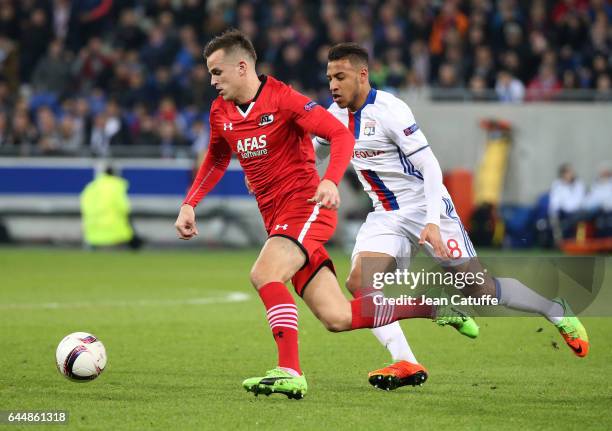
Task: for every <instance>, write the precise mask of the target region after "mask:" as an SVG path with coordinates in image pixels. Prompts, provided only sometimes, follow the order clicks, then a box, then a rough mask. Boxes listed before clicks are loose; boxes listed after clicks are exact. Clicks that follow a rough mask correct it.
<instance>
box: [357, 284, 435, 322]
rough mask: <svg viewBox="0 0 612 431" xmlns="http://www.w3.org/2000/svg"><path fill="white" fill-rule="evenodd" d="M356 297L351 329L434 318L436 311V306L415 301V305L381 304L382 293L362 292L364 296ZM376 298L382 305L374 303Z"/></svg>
mask: <svg viewBox="0 0 612 431" xmlns="http://www.w3.org/2000/svg"><path fill="white" fill-rule="evenodd" d="M355 296H356V297H355V299H353V300H352V301H351V311H352V313H353V320H352V322H351V329H359V328H378V327H380V326H385V325H388V324H389V323H393V322H395V321H396V320H402V319H412V318H415V317H425V318H432V317H433V316H434V313H435V309H436V307H435V306H433V305H425V304H421V303H420V301H415V304H413V305H410V304H405V305H389V304H388V303H381V299H382V298H383V295H382V293H381V292H380V291H378V292H376V291H374V292H372V291H371V292H369V293H366V292H362V295H359V294H356V295H355ZM374 297H378V299H377V301H376V302H378V303H379V304H380V305H377V304H375V303H374Z"/></svg>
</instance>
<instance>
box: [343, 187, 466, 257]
mask: <svg viewBox="0 0 612 431" xmlns="http://www.w3.org/2000/svg"><path fill="white" fill-rule="evenodd" d="M442 208H443V211H442V213H441V215H440V234H441V236H442V240H443V241H444V242H445V243H446V246H447V247H448V249H449V252H450V253H451V256H452V257H453V258H454V259H453V260H452V261H442V260H441V259H439V258H436V257H435V255H434V251H433V247H432V246H431V245H430V244H429V243H426V244H425V245H424V246H423V249H424V251H425V253H427V254H428V255H429V256H431V257H433V258H434V259H436V260H437V261H438V262H439V263H440V264H443V265H444V266H452V265H456V264H459V263H462V262H465V261H466V259H468V258H470V257H475V256H476V250H474V246H473V245H472V242H471V241H470V238H469V237H468V233H467V231H466V230H465V228H464V227H463V224H462V223H461V220H460V219H459V216H458V215H457V213H456V211H455V208H454V206H453V203H452V201H451V200H450V199H448V198H445V199H444V204H443V207H442ZM425 218H426V211H425V209H414V210H411V209H403V210H396V211H374V212H371V213H370V214H368V218H367V219H366V221H365V222H364V223H363V224H362V225H361V228H360V229H359V233H358V234H357V239H356V242H355V247H354V248H353V254H352V256H351V260H354V259H355V256H356V255H357V253H360V252H364V251H372V252H377V253H384V254H388V255H390V256H393V257H395V259H396V261H397V266H398V268H399V269H407V268H408V265H409V263H410V257H412V256H415V255H416V254H417V252H418V250H419V238H420V236H421V232H422V231H423V229H424V228H425Z"/></svg>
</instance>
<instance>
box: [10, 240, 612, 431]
mask: <svg viewBox="0 0 612 431" xmlns="http://www.w3.org/2000/svg"><path fill="white" fill-rule="evenodd" d="M255 256H256V252H255V251H240V252H232V251H228V252H225V251H223V252H212V251H207V252H193V251H190V252H176V251H168V252H152V251H147V252H144V253H142V254H132V253H128V252H126V253H118V252H117V253H107V252H100V253H87V252H81V251H76V250H72V251H70V250H55V249H42V250H41V249H0V277H1V278H0V410H66V411H68V412H69V414H70V419H69V425H68V427H63V426H60V425H54V426H46V427H45V426H38V427H36V429H39V428H49V427H51V428H53V429H80V430H82V429H98V430H123V429H133V430H144V429H162V430H174V429H176V430H188V429H194V430H201V429H234V430H237V429H249V430H253V429H261V430H269V429H278V430H290V429H308V430H310V429H351V430H361V429H380V430H391V429H400V428H401V429H415V430H426V429H436V430H439V429H444V428H442V427H447V429H452V430H455V429H470V430H472V429H485V430H488V429H511V430H516V429H552V430H556V431H558V430H562V429H583V430H584V429H609V428H611V427H612V409H611V408H610V407H611V406H612V331H611V329H612V319H609V318H585V319H584V323H585V325H586V327H587V330H588V331H589V336H590V339H591V344H592V347H591V352H590V355H589V357H587V358H585V359H579V358H576V357H574V355H573V354H572V353H571V351H570V350H569V349H568V348H567V347H566V346H565V344H564V343H563V341H562V340H561V338H560V336H559V335H558V333H557V332H556V331H555V329H554V328H553V327H552V326H551V325H549V324H548V323H547V322H546V321H545V320H544V319H542V318H535V317H534V318H486V319H485V318H482V319H480V320H479V323H480V325H481V336H480V337H479V339H477V340H469V339H467V338H464V337H461V336H459V335H458V334H457V333H456V332H455V331H453V330H452V329H450V328H440V327H437V326H436V325H434V324H433V323H431V322H429V321H426V320H418V321H417V320H412V321H409V322H403V323H402V327H403V328H404V329H405V331H406V333H407V336H408V339H409V341H410V342H411V345H412V347H413V349H414V351H415V353H416V354H417V357H418V358H419V359H420V361H421V362H422V363H423V364H424V365H425V366H426V367H427V368H428V370H429V372H430V377H429V380H428V381H427V383H426V384H425V385H424V386H423V387H418V388H411V387H410V388H401V389H399V390H397V391H394V392H382V391H377V390H375V389H373V388H372V387H370V385H369V384H368V383H367V379H366V376H367V372H368V371H369V370H371V369H374V368H378V367H380V366H381V365H383V364H385V363H387V362H389V357H388V355H387V352H386V350H385V349H383V348H382V347H381V346H380V345H379V344H378V342H377V341H376V339H375V338H374V337H373V336H372V334H371V333H370V331H368V330H361V331H356V332H352V333H342V334H331V333H328V332H326V331H325V329H324V328H323V326H322V325H321V324H320V323H319V322H318V321H317V320H316V319H315V318H314V317H313V315H312V314H311V313H310V312H309V311H308V309H307V308H306V307H305V306H304V304H303V303H302V302H300V301H299V300H298V304H299V307H300V349H301V356H302V367H303V369H304V371H305V373H306V376H307V378H308V383H309V393H308V395H307V396H306V398H305V399H303V400H301V401H295V400H287V399H286V398H285V397H283V396H271V397H269V398H267V397H263V396H260V397H258V398H255V397H254V396H253V395H252V394H248V393H246V392H245V391H244V390H243V389H242V387H241V381H242V380H243V379H244V378H246V377H250V376H254V375H258V374H260V373H262V372H264V371H266V370H267V369H270V368H272V367H273V366H274V365H275V360H276V352H275V348H274V342H273V339H272V337H271V335H270V331H269V328H268V325H267V322H266V320H265V313H264V309H263V306H262V305H261V303H260V301H259V299H258V298H257V295H256V293H255V292H254V291H253V290H252V288H251V287H250V286H249V283H248V271H249V268H250V265H251V263H252V261H253V260H254V258H255ZM334 260H335V263H336V265H337V268H338V272H339V276H340V277H341V279H344V277H345V276H346V274H347V271H348V269H349V268H348V257H346V256H345V255H343V254H339V253H335V254H334ZM607 270H608V271H607V272H608V273H607V280H608V281H607V284H608V285H609V284H610V281H611V277H610V272H612V268H611V266H610V264H609V261H608V266H607ZM539 328H543V330H542V331H538V329H539ZM74 331H86V332H92V333H94V334H96V335H97V336H98V337H99V338H100V339H101V340H102V341H103V342H104V344H105V345H106V349H107V352H108V356H109V363H108V366H107V369H106V370H105V372H104V373H103V374H102V375H101V376H100V377H99V378H98V379H97V380H95V381H93V382H89V383H86V384H78V383H73V382H70V381H68V380H66V379H64V378H63V377H62V376H60V375H59V373H58V372H57V370H56V369H55V361H54V354H55V348H56V346H57V343H58V342H59V341H60V340H61V339H62V337H63V336H65V335H66V334H68V333H70V332H74ZM553 342H554V343H557V344H558V348H555V347H554V346H553ZM4 428H6V429H19V428H20V427H18V426H14V425H0V429H4ZM22 428H23V429H34V428H31V427H29V426H28V427H22Z"/></svg>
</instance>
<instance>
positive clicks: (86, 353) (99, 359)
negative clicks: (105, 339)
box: [55, 332, 106, 382]
mask: <svg viewBox="0 0 612 431" xmlns="http://www.w3.org/2000/svg"><path fill="white" fill-rule="evenodd" d="M55 361H56V365H57V370H58V371H59V372H60V373H61V374H62V375H63V376H65V377H66V378H68V379H70V380H73V381H75V382H87V381H89V380H93V379H95V378H96V377H98V376H99V375H100V374H101V373H102V371H104V367H106V349H105V348H104V344H102V342H100V341H99V340H98V339H97V338H96V337H95V336H94V335H92V334H88V333H87V332H73V333H72V334H69V335H66V336H65V337H64V339H63V340H62V341H60V343H59V345H58V346H57V350H56V351H55Z"/></svg>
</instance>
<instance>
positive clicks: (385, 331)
mask: <svg viewBox="0 0 612 431" xmlns="http://www.w3.org/2000/svg"><path fill="white" fill-rule="evenodd" d="M372 332H373V333H374V335H376V338H378V341H380V344H382V345H383V346H385V347H386V348H387V350H389V352H390V353H391V357H392V358H393V361H394V362H397V361H408V362H412V363H413V364H418V362H417V360H416V358H415V357H414V353H412V350H411V349H410V346H409V345H408V340H406V336H405V335H404V332H403V331H402V327H401V326H400V324H399V322H393V323H391V324H389V325H385V326H381V327H380V328H372Z"/></svg>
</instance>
